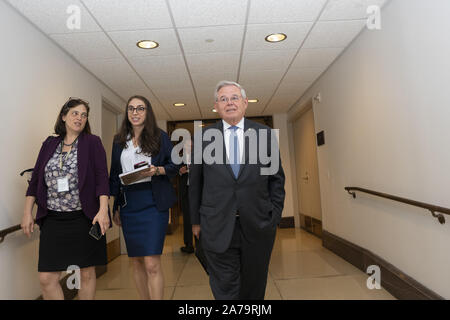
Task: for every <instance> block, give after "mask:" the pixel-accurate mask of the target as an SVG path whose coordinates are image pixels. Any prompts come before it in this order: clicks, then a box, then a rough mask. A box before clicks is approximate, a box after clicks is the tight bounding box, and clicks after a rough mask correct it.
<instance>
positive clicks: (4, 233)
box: [0, 168, 33, 243]
mask: <svg viewBox="0 0 450 320" xmlns="http://www.w3.org/2000/svg"><path fill="white" fill-rule="evenodd" d="M32 171H33V168H30V169H26V170H23V171H22V172H21V173H19V174H20V176H23V175H24V174H25V173H26V172H32ZM20 229H22V227H21V226H20V224H17V225H15V226H12V227H9V228H6V229H3V230H1V231H0V243H2V242H3V240H5V237H6V236H7V235H8V234H10V233H13V232H16V231H19V230H20Z"/></svg>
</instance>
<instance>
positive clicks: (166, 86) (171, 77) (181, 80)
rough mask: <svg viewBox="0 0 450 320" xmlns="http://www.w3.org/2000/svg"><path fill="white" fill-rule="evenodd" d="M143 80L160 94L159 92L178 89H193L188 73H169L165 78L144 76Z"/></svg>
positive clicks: (152, 75)
mask: <svg viewBox="0 0 450 320" xmlns="http://www.w3.org/2000/svg"><path fill="white" fill-rule="evenodd" d="M142 78H143V79H144V81H145V82H146V83H147V85H148V86H149V87H150V88H151V89H152V90H154V91H155V92H158V91H159V90H162V91H168V90H172V89H174V90H176V89H177V88H191V87H192V84H191V81H190V79H189V75H188V74H187V72H180V73H178V74H174V73H168V74H166V75H165V76H164V77H159V76H155V75H154V74H151V73H149V74H142Z"/></svg>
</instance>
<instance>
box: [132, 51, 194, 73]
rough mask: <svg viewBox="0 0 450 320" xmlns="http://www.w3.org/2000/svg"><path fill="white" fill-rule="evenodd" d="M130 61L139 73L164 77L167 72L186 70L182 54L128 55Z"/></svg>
mask: <svg viewBox="0 0 450 320" xmlns="http://www.w3.org/2000/svg"><path fill="white" fill-rule="evenodd" d="M129 61H130V63H131V64H132V65H133V67H134V68H135V69H136V71H137V72H138V73H139V74H141V75H144V74H145V75H147V76H154V77H165V76H166V75H167V74H169V73H170V74H178V73H179V72H180V70H181V71H183V73H185V72H186V64H185V63H184V60H183V56H182V55H171V56H146V57H130V58H129Z"/></svg>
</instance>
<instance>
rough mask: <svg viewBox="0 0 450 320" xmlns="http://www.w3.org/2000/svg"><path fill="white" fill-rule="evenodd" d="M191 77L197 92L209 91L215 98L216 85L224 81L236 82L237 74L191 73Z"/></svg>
mask: <svg viewBox="0 0 450 320" xmlns="http://www.w3.org/2000/svg"><path fill="white" fill-rule="evenodd" d="M191 76H192V81H193V82H194V85H195V88H196V90H197V92H199V91H204V90H207V91H208V92H210V94H211V96H212V97H214V89H215V88H216V85H217V84H218V83H219V82H220V81H222V80H228V81H236V77H237V74H236V73H235V72H233V73H228V72H227V71H224V72H218V73H212V72H211V73H191Z"/></svg>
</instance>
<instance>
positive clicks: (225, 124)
mask: <svg viewBox="0 0 450 320" xmlns="http://www.w3.org/2000/svg"><path fill="white" fill-rule="evenodd" d="M222 122H223V138H224V142H225V149H226V152H227V158H228V159H230V134H231V131H232V129H230V127H232V125H231V124H229V123H228V122H226V121H225V120H222ZM236 127H238V129H236V135H237V137H238V140H239V155H240V158H241V160H240V162H239V163H240V164H243V162H244V161H243V156H244V118H242V119H241V121H239V123H238V124H237V125H236Z"/></svg>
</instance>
